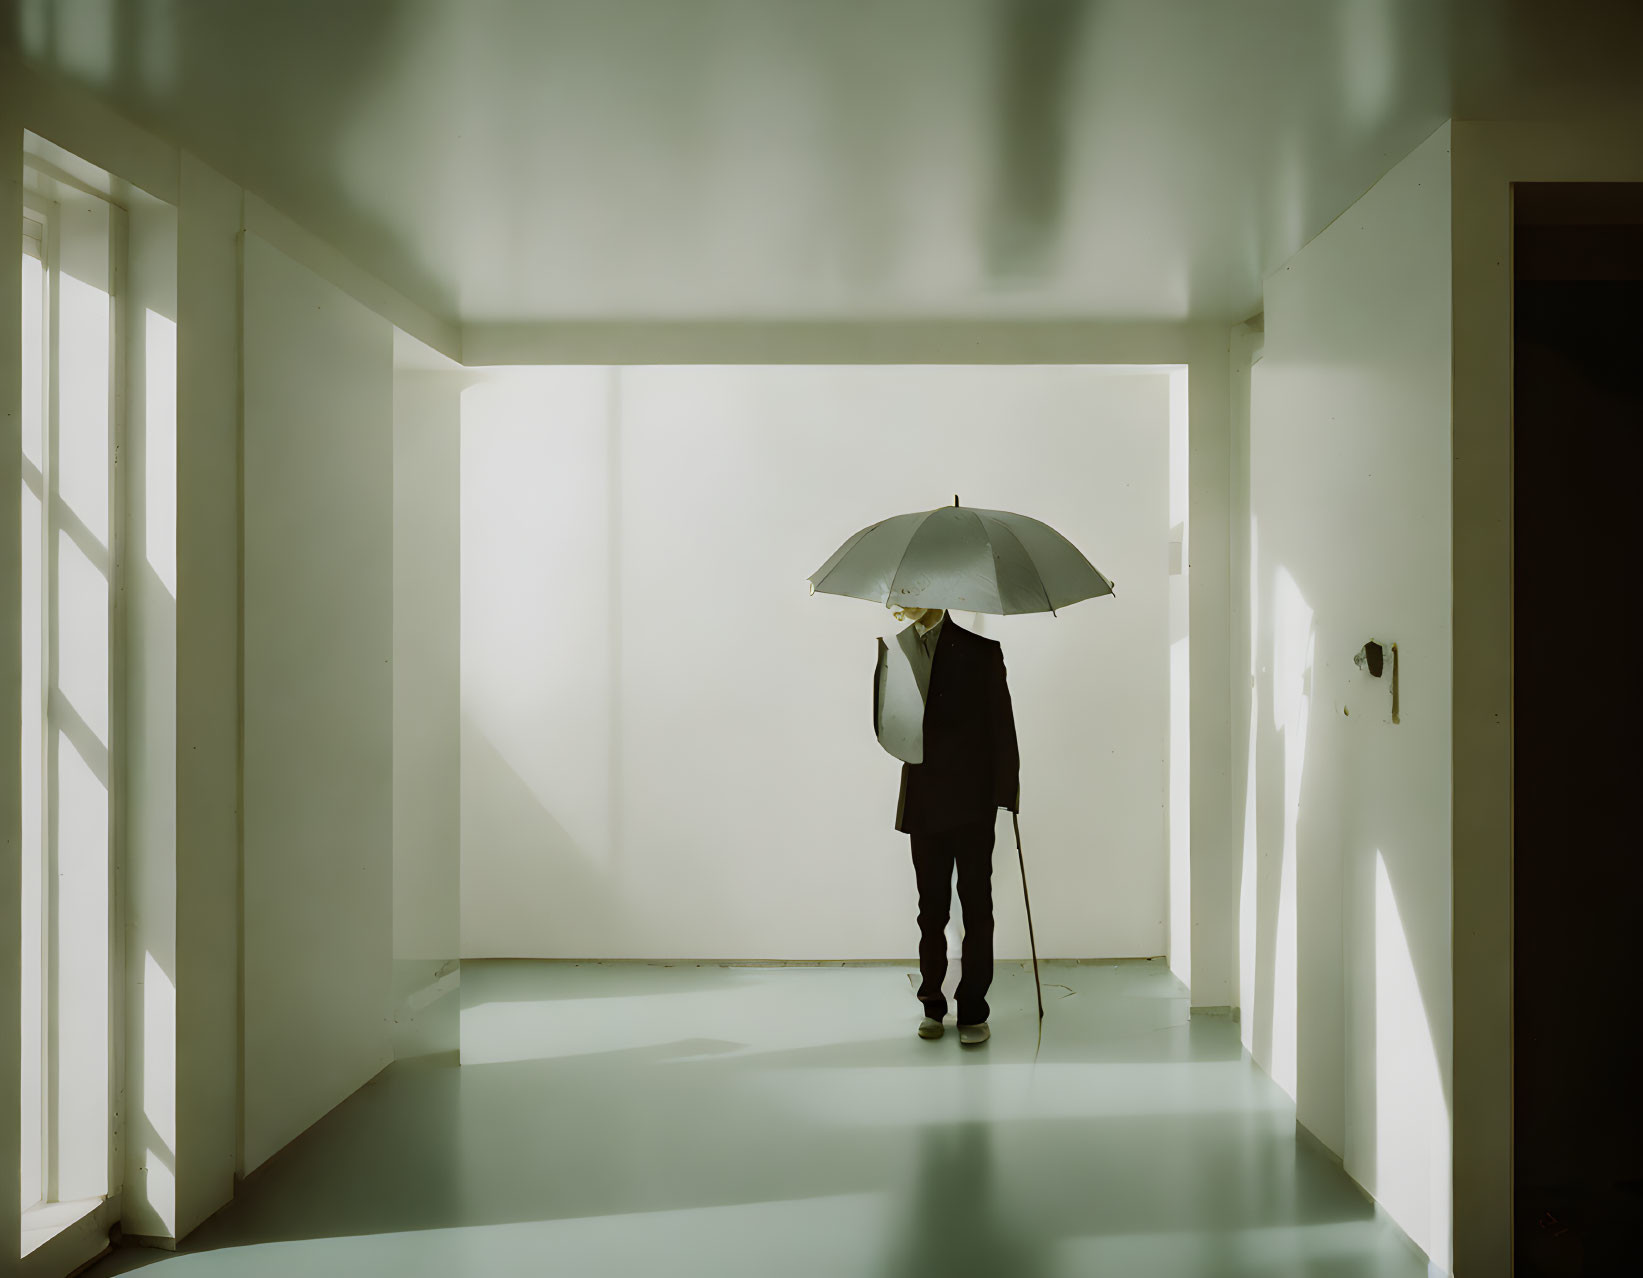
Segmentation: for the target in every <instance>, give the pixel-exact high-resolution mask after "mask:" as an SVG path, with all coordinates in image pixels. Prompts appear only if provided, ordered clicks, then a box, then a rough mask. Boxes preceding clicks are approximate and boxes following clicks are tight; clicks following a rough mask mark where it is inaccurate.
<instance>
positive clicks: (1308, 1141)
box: [1262, 1071, 1448, 1276]
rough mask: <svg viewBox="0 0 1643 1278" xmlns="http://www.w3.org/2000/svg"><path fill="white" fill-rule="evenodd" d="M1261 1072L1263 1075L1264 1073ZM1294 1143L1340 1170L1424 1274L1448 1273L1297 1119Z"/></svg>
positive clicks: (1339, 1157) (1344, 1164)
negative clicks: (1397, 1238) (1421, 1265)
mask: <svg viewBox="0 0 1643 1278" xmlns="http://www.w3.org/2000/svg"><path fill="white" fill-rule="evenodd" d="M1262 1072H1263V1073H1264V1072H1265V1071H1262ZM1295 1143H1296V1144H1297V1145H1304V1146H1306V1147H1307V1148H1308V1149H1311V1150H1312V1151H1313V1152H1314V1153H1316V1154H1318V1155H1320V1156H1321V1157H1323V1158H1326V1159H1328V1160H1329V1161H1330V1162H1331V1163H1333V1164H1334V1165H1335V1166H1336V1167H1338V1168H1340V1170H1341V1175H1343V1176H1345V1177H1346V1179H1347V1183H1348V1184H1350V1185H1351V1186H1352V1188H1354V1189H1356V1190H1357V1191H1358V1192H1359V1193H1360V1194H1362V1195H1363V1198H1364V1201H1365V1202H1367V1203H1368V1204H1369V1205H1370V1207H1371V1208H1372V1209H1373V1210H1374V1214H1375V1219H1376V1221H1377V1222H1384V1223H1385V1224H1386V1225H1388V1226H1389V1227H1390V1228H1391V1230H1392V1232H1393V1233H1395V1234H1396V1235H1397V1236H1398V1237H1399V1238H1400V1239H1402V1241H1403V1245H1404V1246H1405V1247H1407V1248H1409V1252H1410V1254H1411V1255H1413V1256H1416V1257H1419V1259H1420V1262H1421V1264H1423V1265H1425V1266H1426V1272H1427V1274H1428V1275H1432V1276H1436V1275H1442V1274H1446V1273H1448V1270H1446V1269H1444V1268H1443V1266H1442V1265H1438V1264H1434V1263H1433V1261H1432V1258H1431V1257H1430V1256H1428V1255H1427V1254H1426V1252H1425V1251H1424V1250H1423V1249H1422V1247H1421V1245H1420V1244H1419V1243H1417V1242H1416V1241H1415V1240H1414V1239H1413V1238H1411V1237H1410V1236H1409V1234H1408V1233H1407V1232H1406V1231H1405V1229H1404V1227H1403V1226H1402V1225H1400V1224H1398V1222H1397V1221H1396V1220H1394V1219H1393V1217H1392V1214H1391V1213H1390V1212H1388V1211H1387V1210H1386V1208H1384V1207H1382V1206H1381V1204H1380V1201H1379V1200H1378V1199H1377V1198H1376V1197H1375V1195H1374V1194H1372V1193H1370V1192H1369V1190H1367V1189H1366V1188H1364V1186H1363V1184H1362V1182H1360V1181H1359V1180H1358V1178H1357V1177H1355V1176H1354V1175H1353V1174H1352V1173H1351V1172H1349V1171H1347V1170H1346V1163H1345V1161H1344V1160H1343V1159H1342V1158H1341V1156H1340V1155H1339V1154H1337V1153H1336V1152H1335V1151H1334V1150H1333V1149H1331V1148H1330V1147H1329V1146H1328V1145H1326V1144H1324V1142H1323V1141H1322V1140H1321V1139H1320V1138H1319V1137H1318V1136H1317V1135H1316V1134H1315V1133H1314V1132H1313V1131H1312V1129H1311V1128H1309V1127H1308V1126H1307V1125H1306V1124H1305V1123H1303V1122H1302V1121H1301V1120H1300V1119H1298V1118H1297V1119H1296V1120H1295Z"/></svg>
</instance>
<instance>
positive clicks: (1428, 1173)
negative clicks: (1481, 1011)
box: [1370, 848, 1450, 1258]
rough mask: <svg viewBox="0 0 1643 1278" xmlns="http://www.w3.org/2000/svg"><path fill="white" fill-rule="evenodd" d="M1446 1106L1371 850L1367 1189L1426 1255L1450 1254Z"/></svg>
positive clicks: (1400, 935) (1394, 905) (1383, 877)
mask: <svg viewBox="0 0 1643 1278" xmlns="http://www.w3.org/2000/svg"><path fill="white" fill-rule="evenodd" d="M1449 1129H1450V1122H1449V1110H1448V1105H1447V1103H1446V1102H1445V1100H1444V1096H1443V1082H1442V1079H1441V1078H1440V1076H1439V1073H1438V1062H1437V1055H1436V1053H1435V1052H1434V1050H1433V1046H1432V1030H1431V1026H1430V1022H1429V1021H1428V1020H1427V1015H1426V1005H1425V1003H1424V1001H1423V1000H1422V999H1421V991H1420V982H1419V981H1418V980H1417V979H1416V977H1415V962H1414V959H1413V958H1412V957H1411V956H1410V953H1409V942H1408V940H1407V938H1406V937H1405V935H1404V928H1403V919H1402V918H1401V917H1400V916H1399V913H1398V902H1397V898H1396V896H1395V895H1394V894H1393V891H1392V880H1391V878H1390V876H1389V875H1388V874H1387V870H1386V861H1385V858H1384V857H1383V856H1382V854H1381V851H1380V849H1379V848H1377V849H1376V850H1375V1176H1374V1182H1375V1183H1374V1184H1373V1185H1371V1186H1370V1189H1371V1191H1372V1192H1373V1193H1374V1195H1375V1197H1376V1198H1377V1199H1378V1200H1379V1201H1380V1202H1381V1204H1382V1205H1383V1206H1384V1207H1385V1208H1386V1210H1387V1211H1388V1212H1390V1213H1391V1215H1392V1217H1393V1219H1395V1220H1396V1221H1397V1222H1398V1223H1399V1224H1400V1225H1402V1226H1403V1228H1404V1230H1405V1231H1406V1232H1407V1233H1408V1234H1409V1236H1410V1237H1411V1238H1413V1239H1414V1240H1415V1242H1416V1243H1418V1244H1419V1245H1420V1246H1421V1247H1422V1248H1424V1249H1425V1250H1426V1253H1427V1255H1429V1256H1435V1257H1439V1258H1445V1257H1447V1256H1448V1255H1449V1226H1450V1189H1449V1168H1450V1144H1449Z"/></svg>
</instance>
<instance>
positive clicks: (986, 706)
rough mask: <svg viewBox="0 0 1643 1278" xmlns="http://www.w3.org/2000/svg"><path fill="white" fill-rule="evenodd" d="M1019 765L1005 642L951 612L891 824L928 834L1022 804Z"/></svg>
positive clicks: (938, 645)
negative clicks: (966, 625) (964, 625)
mask: <svg viewBox="0 0 1643 1278" xmlns="http://www.w3.org/2000/svg"><path fill="white" fill-rule="evenodd" d="M874 688H875V695H876V690H877V683H876V681H875V684H874ZM1020 773H1021V760H1020V756H1019V754H1018V753H1017V751H1016V740H1015V717H1014V715H1013V713H1012V712H1011V709H1010V689H1009V685H1008V684H1007V683H1006V682H1005V678H1004V650H1003V649H1002V648H1000V647H999V645H998V641H997V640H995V639H987V638H984V637H982V636H981V635H978V634H976V633H974V632H973V631H969V630H964V629H961V628H960V627H959V626H958V625H957V624H956V623H955V622H954V621H953V618H952V614H951V613H949V614H948V615H947V618H946V620H944V621H943V622H942V626H941V633H940V635H938V636H937V638H936V655H935V658H934V661H933V662H932V665H931V669H930V688H929V693H928V695H927V696H926V698H925V702H924V762H923V763H904V764H902V765H901V794H900V796H899V797H898V798H897V800H896V829H898V830H901V831H903V832H904V833H907V834H933V833H935V832H937V831H939V830H950V829H952V828H953V827H954V826H959V825H965V824H968V823H970V822H973V821H991V820H992V819H993V816H994V814H995V813H996V812H997V811H998V809H999V808H1008V809H1009V810H1010V811H1011V812H1019V811H1020V810H1021V806H1020V795H1021V779H1020Z"/></svg>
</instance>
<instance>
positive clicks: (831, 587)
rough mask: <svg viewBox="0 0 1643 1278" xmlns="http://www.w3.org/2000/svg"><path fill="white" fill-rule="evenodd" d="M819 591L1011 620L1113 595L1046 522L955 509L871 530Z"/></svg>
mask: <svg viewBox="0 0 1643 1278" xmlns="http://www.w3.org/2000/svg"><path fill="white" fill-rule="evenodd" d="M810 585H811V588H812V589H813V590H817V591H820V592H821V593H822V594H827V595H847V596H849V597H850V598H852V599H866V600H869V601H871V602H873V603H877V604H884V605H887V606H895V607H908V608H947V609H954V610H957V611H959V612H990V613H997V614H1000V615H1013V614H1016V613H1024V612H1049V613H1053V612H1055V610H1056V609H1057V608H1065V607H1066V606H1067V605H1068V604H1072V603H1077V602H1078V601H1079V600H1081V599H1094V598H1096V597H1097V596H1099V595H1110V594H1112V593H1113V584H1112V582H1111V581H1109V580H1108V579H1107V578H1106V577H1104V576H1103V575H1102V574H1101V573H1100V571H1098V570H1097V568H1096V567H1095V565H1094V564H1092V563H1091V562H1090V561H1089V560H1088V559H1086V558H1084V556H1083V554H1081V553H1080V552H1079V549H1078V547H1076V546H1074V545H1073V544H1072V542H1070V541H1068V540H1067V539H1066V538H1065V537H1063V536H1062V535H1061V534H1060V533H1058V532H1056V530H1055V529H1053V528H1051V527H1050V526H1049V525H1048V524H1046V523H1042V522H1040V521H1039V520H1037V519H1032V518H1030V517H1028V516H1027V515H1018V514H1015V513H1014V512H1013V511H1008V510H979V509H977V508H975V507H973V506H960V505H959V504H958V498H957V497H954V498H953V504H952V505H951V506H938V507H937V508H936V509H935V510H920V511H915V512H914V513H912V514H909V515H895V516H892V517H891V518H889V519H885V520H881V521H880V522H878V523H876V524H870V525H869V526H868V527H866V528H863V529H862V530H861V531H860V532H858V533H857V534H856V535H855V536H853V537H851V538H850V539H849V540H848V541H846V542H845V543H844V545H842V546H840V547H839V548H838V549H837V550H835V551H834V552H833V556H832V558H830V559H829V560H828V561H827V562H826V563H825V564H823V565H822V566H821V567H820V568H818V569H816V571H815V572H814V573H812V574H811V576H810Z"/></svg>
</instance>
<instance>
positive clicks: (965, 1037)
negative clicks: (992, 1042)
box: [958, 1021, 993, 1043]
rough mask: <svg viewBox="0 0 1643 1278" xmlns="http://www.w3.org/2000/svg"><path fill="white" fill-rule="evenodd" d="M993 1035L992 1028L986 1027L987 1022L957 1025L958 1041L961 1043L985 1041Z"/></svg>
mask: <svg viewBox="0 0 1643 1278" xmlns="http://www.w3.org/2000/svg"><path fill="white" fill-rule="evenodd" d="M992 1036H993V1032H992V1030H990V1029H988V1028H987V1022H986V1021H982V1022H981V1024H980V1025H960V1026H959V1027H958V1041H959V1042H961V1043H985V1042H986V1041H987V1040H988V1039H989V1038H991V1037H992Z"/></svg>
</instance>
